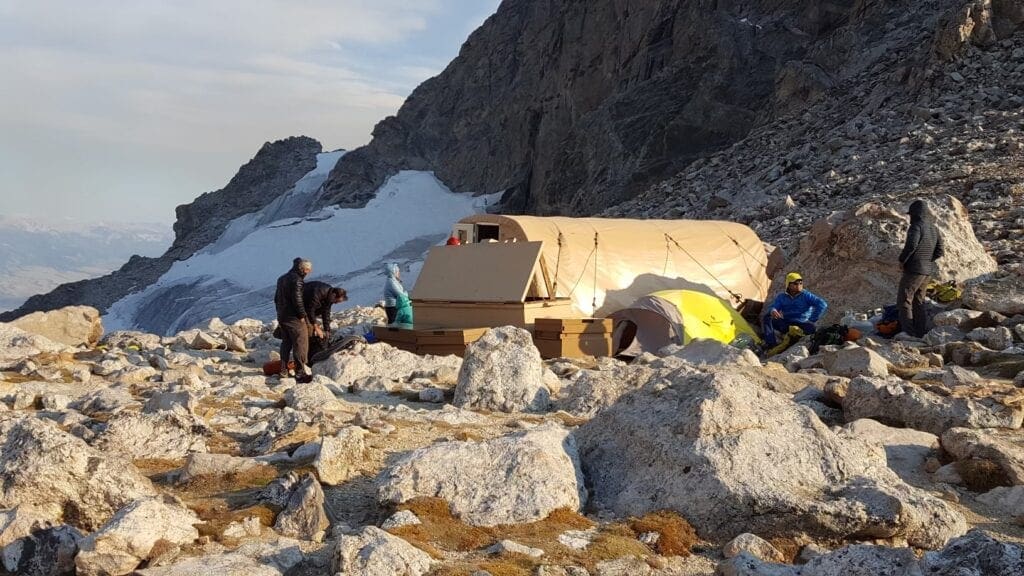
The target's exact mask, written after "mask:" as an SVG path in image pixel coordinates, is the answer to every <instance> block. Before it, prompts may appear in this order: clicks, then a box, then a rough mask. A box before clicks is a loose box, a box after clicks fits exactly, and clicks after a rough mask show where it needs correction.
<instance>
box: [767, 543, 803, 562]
mask: <svg viewBox="0 0 1024 576" xmlns="http://www.w3.org/2000/svg"><path fill="white" fill-rule="evenodd" d="M768 542H770V543H771V545H772V546H775V549H776V550H778V551H779V552H782V558H783V559H784V560H785V561H786V563H787V564H792V563H793V562H794V561H796V557H797V556H798V555H799V554H800V549H802V548H803V545H802V544H800V543H798V542H797V541H796V540H793V539H792V538H771V539H769V540H768Z"/></svg>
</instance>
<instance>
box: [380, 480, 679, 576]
mask: <svg viewBox="0 0 1024 576" xmlns="http://www.w3.org/2000/svg"><path fill="white" fill-rule="evenodd" d="M399 509H401V510H410V511H411V512H413V513H414V514H416V516H417V517H418V518H419V519H420V521H421V522H422V523H421V524H417V525H415V526H402V527H400V528H396V529H394V530H391V533H392V534H394V535H396V536H399V537H401V538H403V539H405V540H407V541H408V542H409V543H411V544H413V545H414V546H416V547H418V548H420V549H421V550H423V551H425V552H427V553H428V554H430V555H431V556H433V557H435V558H438V559H442V558H444V557H445V554H446V553H467V552H468V553H471V554H473V553H475V555H479V558H478V559H476V560H475V561H474V560H472V559H467V560H465V561H462V562H457V563H449V564H447V565H446V566H444V567H442V568H439V569H438V570H437V571H435V572H433V573H432V574H433V575H434V576H463V575H468V574H472V573H473V572H474V571H476V570H487V571H488V572H490V573H491V574H492V575H494V576H530V575H531V574H533V572H534V570H535V569H536V567H537V566H538V565H539V564H540V563H541V560H539V559H534V558H529V557H526V556H521V555H518V554H503V555H501V556H498V557H491V556H486V555H485V553H484V550H485V549H486V548H487V547H489V546H490V545H492V544H494V543H495V542H497V541H499V540H513V541H515V542H518V543H520V544H522V545H524V546H529V547H531V548H540V549H541V550H544V556H543V563H545V564H548V563H550V564H559V565H565V566H583V567H585V568H587V569H591V570H592V569H593V568H594V567H595V566H596V565H597V564H598V563H600V562H603V561H605V560H614V559H616V558H622V557H625V556H637V557H641V558H648V557H650V556H651V551H650V550H649V549H648V548H647V546H645V545H644V544H642V543H641V542H639V541H638V540H637V539H636V536H637V533H636V531H634V530H633V529H632V528H631V527H630V526H628V525H626V524H611V525H606V526H603V527H601V528H600V529H599V530H598V532H597V534H596V536H595V537H594V539H593V541H592V543H591V544H590V546H588V547H587V548H586V549H584V550H574V549H572V548H569V547H567V546H564V545H562V544H561V543H560V542H558V536H559V535H561V534H562V533H564V532H566V531H569V530H589V529H592V528H594V527H595V526H596V525H595V523H594V522H593V521H591V520H589V519H588V518H586V517H585V516H582V515H580V514H578V513H576V512H574V511H572V510H569V509H565V508H562V509H558V510H555V511H553V512H552V513H551V514H549V515H548V516H547V517H546V518H544V519H543V520H539V521H537V522H531V523H528V524H517V525H509V526H492V527H482V526H470V525H468V524H466V523H464V522H462V521H461V520H459V519H457V518H455V517H453V516H452V514H451V511H450V509H449V507H448V503H447V502H445V501H444V500H442V499H440V498H417V499H414V500H410V501H409V502H406V503H405V504H402V505H401V506H399ZM651 516H652V517H653V519H649V520H648V522H649V523H650V524H651V525H652V526H653V525H657V527H658V528H659V529H660V530H662V531H664V532H665V533H666V534H668V536H667V537H666V538H665V539H666V542H671V543H672V545H674V546H684V544H683V538H684V536H683V535H684V534H686V530H685V529H686V528H688V527H689V524H686V521H685V520H683V519H682V518H679V517H678V516H676V517H673V516H671V515H670V514H668V513H665V514H661V515H651ZM690 530H691V531H692V528H691V529H690ZM651 531H656V530H651ZM686 549H687V550H688V549H689V548H688V546H687V547H686Z"/></svg>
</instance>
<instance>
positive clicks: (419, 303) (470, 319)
mask: <svg viewBox="0 0 1024 576" xmlns="http://www.w3.org/2000/svg"><path fill="white" fill-rule="evenodd" d="M412 310H413V315H414V316H415V317H416V324H423V325H427V326H443V327H445V328H480V327H487V328H496V327H498V326H518V327H519V328H526V329H527V330H532V329H533V325H534V322H536V320H537V319H538V318H552V317H560V316H564V317H568V316H572V314H573V307H572V300H570V299H568V298H559V299H557V300H531V301H529V302H442V301H436V300H413V303H412Z"/></svg>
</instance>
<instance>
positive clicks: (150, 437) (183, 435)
mask: <svg viewBox="0 0 1024 576" xmlns="http://www.w3.org/2000/svg"><path fill="white" fill-rule="evenodd" d="M203 430H204V426H203V425H202V424H201V423H200V422H199V421H198V420H196V419H195V418H193V417H191V416H187V415H185V414H182V413H179V412H161V413H158V414H139V413H136V412H121V413H119V414H117V415H115V416H114V417H113V418H111V419H110V421H109V422H107V424H106V427H105V428H104V429H103V431H102V432H100V433H99V434H98V436H97V437H96V439H95V440H94V441H92V442H91V443H92V445H93V446H95V447H96V448H98V449H100V450H102V451H103V452H109V453H115V454H120V455H122V456H125V457H127V458H131V459H133V460H138V459H141V458H170V459H174V458H184V457H185V456H188V455H189V454H192V453H194V452H206V451H207V447H206V438H204V437H203V435H202V433H201V432H202V431H203Z"/></svg>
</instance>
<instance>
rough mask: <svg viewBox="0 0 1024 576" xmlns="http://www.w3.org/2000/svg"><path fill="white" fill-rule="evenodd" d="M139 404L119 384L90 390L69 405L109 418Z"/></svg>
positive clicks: (92, 414)
mask: <svg viewBox="0 0 1024 576" xmlns="http://www.w3.org/2000/svg"><path fill="white" fill-rule="evenodd" d="M138 405H139V402H138V401H136V400H135V398H133V397H132V395H131V393H130V392H128V391H127V390H125V389H124V388H122V387H120V386H118V387H110V388H100V389H99V390H95V391H93V392H89V393H88V394H85V395H83V396H80V397H79V398H78V399H77V400H75V401H74V402H72V403H71V404H69V405H68V407H69V408H72V409H73V410H78V411H79V412H81V413H82V414H85V415H86V416H92V417H93V418H96V417H100V418H109V417H110V416H111V415H113V414H117V413H118V412H121V411H122V410H125V409H127V408H135V407H137V406H138Z"/></svg>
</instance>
